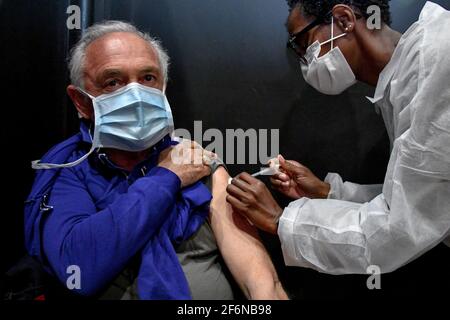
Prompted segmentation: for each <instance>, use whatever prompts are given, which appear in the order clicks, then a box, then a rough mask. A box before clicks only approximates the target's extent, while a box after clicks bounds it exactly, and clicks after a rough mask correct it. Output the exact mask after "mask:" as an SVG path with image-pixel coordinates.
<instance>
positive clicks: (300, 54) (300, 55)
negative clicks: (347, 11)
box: [287, 11, 362, 65]
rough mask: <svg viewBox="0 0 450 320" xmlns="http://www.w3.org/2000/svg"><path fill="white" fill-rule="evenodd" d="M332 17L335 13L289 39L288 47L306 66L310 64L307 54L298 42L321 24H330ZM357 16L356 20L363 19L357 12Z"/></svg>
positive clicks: (316, 21)
mask: <svg viewBox="0 0 450 320" xmlns="http://www.w3.org/2000/svg"><path fill="white" fill-rule="evenodd" d="M332 15H333V11H330V12H328V13H327V14H326V15H324V16H323V17H319V18H317V19H315V20H314V21H313V22H311V23H310V24H308V25H307V26H306V27H305V28H303V29H302V30H301V31H299V32H297V33H295V34H294V35H292V36H291V37H290V38H289V40H288V42H287V47H288V48H289V49H292V50H293V51H294V52H295V53H296V55H297V56H298V58H299V60H300V62H301V63H302V64H305V65H306V64H308V62H307V61H306V58H305V53H306V52H303V51H305V49H304V48H302V45H301V44H299V43H298V42H297V40H298V39H299V38H300V37H301V36H303V35H304V34H306V33H307V32H308V31H310V30H312V29H313V28H315V27H317V26H318V25H321V24H323V23H328V21H329V19H330V17H331V16H332ZM355 16H356V19H360V18H362V15H360V14H358V13H356V12H355Z"/></svg>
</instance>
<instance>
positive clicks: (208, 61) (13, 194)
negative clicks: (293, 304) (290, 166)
mask: <svg viewBox="0 0 450 320" xmlns="http://www.w3.org/2000/svg"><path fill="white" fill-rule="evenodd" d="M436 2H438V3H441V4H442V5H444V6H445V7H446V8H450V1H448V0H446V1H436ZM424 3H425V1H412V0H411V1H409V0H404V1H400V0H395V1H392V14H393V21H394V25H393V26H394V28H395V29H397V30H399V31H402V32H403V31H405V30H406V29H407V28H408V26H409V25H410V24H411V23H413V22H414V21H415V20H417V18H418V15H419V13H420V10H421V8H422V6H423V4H424ZM70 4H79V5H81V7H82V9H83V17H84V19H83V24H84V25H90V24H92V23H93V22H96V21H101V20H105V19H118V20H126V21H131V22H133V23H135V24H136V25H137V26H138V27H140V28H142V29H143V30H145V31H149V32H150V33H152V34H153V35H155V36H158V37H159V38H160V39H161V40H162V41H163V44H164V45H165V47H166V48H167V49H168V51H169V54H170V56H171V58H172V66H171V74H170V77H171V80H170V83H169V87H168V97H169V101H170V102H171V105H172V109H173V111H174V117H175V123H176V126H177V127H181V128H186V129H189V130H191V129H192V128H193V122H194V120H202V121H203V128H204V130H206V129H208V128H218V129H221V130H225V129H227V128H230V129H233V128H243V129H248V128H256V129H280V133H281V153H282V154H284V155H285V156H286V157H287V158H292V159H296V160H298V161H300V162H302V163H304V164H305V165H307V166H309V167H310V168H311V169H312V170H313V171H314V172H316V173H317V174H318V175H319V176H320V177H324V176H325V174H326V173H327V172H330V171H332V172H339V173H340V174H341V175H342V176H343V177H344V178H345V179H347V180H351V181H353V182H359V183H381V182H382V181H383V178H384V173H385V169H386V165H387V161H388V157H389V143H388V140H387V135H386V133H385V130H384V125H383V122H382V119H381V117H379V116H378V115H377V114H376V113H375V109H374V107H373V106H372V105H371V104H370V103H369V102H368V101H367V100H366V99H365V98H364V97H365V96H371V95H373V89H371V88H369V87H367V86H365V85H357V86H355V87H353V88H351V89H350V90H348V91H347V92H345V93H344V94H342V95H341V96H339V97H326V96H323V95H321V94H319V93H317V92H315V91H314V90H313V89H312V88H310V87H309V86H307V85H306V84H305V82H304V81H303V79H302V76H301V73H300V68H299V66H298V65H297V63H296V62H295V59H293V58H292V57H291V56H290V55H288V53H287V50H286V45H285V43H286V40H287V33H286V30H285V27H284V22H285V20H286V17H287V14H288V10H287V6H286V3H285V1H284V0H203V1H201V0H146V1H144V0H133V1H130V0H111V1H105V0H96V1H69V0H36V1H31V0H28V1H25V0H3V1H0V39H1V40H0V43H1V59H0V60H1V62H0V63H1V70H2V71H1V74H2V80H3V81H2V87H1V88H2V90H1V91H2V99H1V104H2V112H3V113H2V116H3V117H2V119H3V123H2V126H1V130H2V131H1V132H2V140H1V141H2V150H3V152H2V163H3V165H2V167H1V170H2V171H3V175H2V176H3V192H2V203H3V206H2V208H3V210H2V217H1V218H2V219H1V220H0V221H1V222H0V223H1V231H0V234H1V235H2V238H3V239H2V240H1V244H2V258H1V271H2V272H3V271H4V270H6V268H8V267H9V266H11V264H12V263H14V261H15V260H16V259H17V258H19V257H20V256H21V255H22V254H23V249H22V246H23V241H22V237H23V234H22V223H23V219H22V204H23V201H24V199H25V197H26V195H27V193H28V192H29V188H30V186H31V182H32V179H33V172H32V170H31V169H30V161H31V160H34V159H38V158H39V157H40V156H41V155H42V154H43V153H44V152H45V151H46V150H47V149H48V148H49V147H51V146H52V145H53V144H55V143H56V142H58V141H61V140H63V139H64V138H66V137H68V136H70V135H71V134H73V133H75V132H76V130H77V117H76V113H75V112H74V107H73V106H72V104H71V103H70V102H69V100H68V99H67V97H66V94H65V87H66V86H67V84H68V82H67V81H68V74H67V71H66V69H67V65H66V59H67V53H68V50H69V48H70V46H71V44H73V43H74V41H76V39H77V38H78V36H79V33H80V32H79V31H76V30H75V31H69V30H67V28H66V19H67V16H68V15H67V14H66V9H67V6H68V5H70ZM258 168H259V167H258V166H257V165H253V166H250V165H231V166H230V167H229V169H230V172H231V173H232V174H233V175H234V174H237V173H239V172H241V171H243V170H248V171H256V170H257V169H258ZM279 200H280V202H283V203H285V201H284V199H281V198H279ZM265 238H266V237H265ZM266 240H267V243H268V246H269V247H270V248H272V249H273V252H274V258H275V259H276V260H277V261H278V262H279V264H280V274H281V276H282V277H283V279H289V280H290V281H288V282H287V285H288V287H289V288H290V289H291V292H293V293H295V294H296V295H297V296H299V297H301V296H303V295H304V296H306V297H323V296H328V297H342V296H347V295H349V296H352V295H356V294H357V292H358V293H360V292H363V291H364V292H366V291H367V289H365V280H366V277H329V276H323V275H320V274H318V273H315V272H312V271H305V270H301V269H298V268H287V269H286V268H283V267H282V261H281V257H280V255H279V253H278V254H277V251H278V244H277V242H276V240H274V239H271V238H268V237H267V239H266ZM446 253H447V254H448V252H446ZM419 260H420V261H419V262H417V263H416V265H417V266H419V263H422V264H420V268H421V269H422V267H423V265H426V266H431V265H432V263H433V262H430V261H429V260H430V258H427V257H425V258H422V259H419ZM416 268H418V267H416ZM415 270H416V269H414V270H412V271H409V270H407V271H405V272H403V273H401V272H400V274H401V275H399V276H397V277H389V279H390V280H389V282H388V289H389V290H391V291H390V292H393V293H394V294H400V293H399V292H402V294H403V293H404V292H406V293H410V294H414V293H411V292H410V290H409V289H410V288H411V286H408V285H407V283H408V282H407V280H404V279H406V278H407V277H408V276H409V274H410V273H412V272H415ZM408 272H409V273H408ZM400 287H404V289H403V290H400V289H399V288H400ZM414 288H415V290H416V291H417V290H419V289H417V288H416V287H414ZM416 291H414V290H413V292H416ZM342 294H344V295H342Z"/></svg>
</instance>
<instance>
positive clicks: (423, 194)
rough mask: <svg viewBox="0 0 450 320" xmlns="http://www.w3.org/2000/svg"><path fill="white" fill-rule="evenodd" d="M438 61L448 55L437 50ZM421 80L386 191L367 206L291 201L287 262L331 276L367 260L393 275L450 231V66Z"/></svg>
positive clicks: (284, 224) (285, 222)
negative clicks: (408, 124)
mask: <svg viewBox="0 0 450 320" xmlns="http://www.w3.org/2000/svg"><path fill="white" fill-rule="evenodd" d="M439 53H440V52H439ZM433 54H434V55H437V54H438V52H433ZM429 56H431V55H429ZM436 59H438V61H445V60H447V61H448V59H449V58H448V55H447V54H446V53H445V52H442V53H441V56H439V57H436ZM420 79H421V81H420V82H419V88H418V90H417V94H416V96H415V97H414V98H413V99H412V100H411V101H412V105H411V106H409V107H408V108H409V110H408V111H409V112H410V114H409V116H410V117H411V123H412V125H411V128H409V129H408V130H407V131H406V132H405V133H404V134H403V135H402V136H401V137H400V138H398V139H397V140H396V141H395V144H394V148H393V152H392V155H391V160H390V164H389V168H388V174H387V179H386V182H385V185H384V187H383V193H382V194H380V195H379V196H378V197H376V198H375V199H373V200H372V201H370V202H366V203H364V204H358V203H354V202H346V201H338V200H310V199H307V198H303V199H300V200H298V201H296V202H293V203H291V205H290V206H289V207H288V208H286V209H285V211H284V213H283V216H282V217H281V219H280V224H279V229H278V234H279V236H280V239H281V242H282V248H283V254H284V257H285V261H286V263H287V264H288V265H292V266H302V267H311V268H314V269H316V270H318V271H321V272H326V273H331V274H348V273H361V274H363V273H366V271H367V268H368V267H369V266H370V265H376V266H378V267H380V269H381V272H383V273H385V272H391V271H394V270H396V269H397V268H399V267H401V266H403V265H405V264H406V263H408V262H410V261H411V260H413V259H415V258H417V257H419V256H420V255H422V254H423V253H425V252H426V251H428V250H430V249H431V248H432V247H433V246H436V245H437V244H439V243H440V242H441V241H443V240H444V239H445V238H446V237H447V236H448V235H449V234H450V144H449V141H450V101H449V99H448V97H449V96H450V95H449V88H448V79H450V69H449V68H448V67H446V68H440V67H439V64H436V65H435V67H434V68H430V69H424V70H422V73H421V74H420ZM444 79H446V80H444ZM391 95H392V96H394V97H395V96H396V94H395V93H393V94H391Z"/></svg>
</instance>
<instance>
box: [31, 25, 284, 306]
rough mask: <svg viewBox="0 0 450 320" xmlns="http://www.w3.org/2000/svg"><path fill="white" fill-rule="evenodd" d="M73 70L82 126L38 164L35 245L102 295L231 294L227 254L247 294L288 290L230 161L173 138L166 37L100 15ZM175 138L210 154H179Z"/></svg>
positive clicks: (63, 276) (85, 288) (270, 295)
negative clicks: (178, 157) (231, 201)
mask: <svg viewBox="0 0 450 320" xmlns="http://www.w3.org/2000/svg"><path fill="white" fill-rule="evenodd" d="M70 71H71V81H72V84H71V85H69V86H68V88H67V93H68V95H69V96H70V98H71V99H72V101H73V103H74V105H75V107H76V108H77V110H78V113H79V115H80V117H81V128H80V133H79V134H78V135H76V136H74V137H72V138H71V139H69V140H67V141H65V142H63V143H62V144H60V145H58V146H56V147H54V148H53V149H52V150H50V151H49V153H48V154H47V155H46V156H44V158H43V159H42V160H41V161H37V162H34V164H33V166H34V168H36V169H41V170H39V171H38V175H37V177H36V180H35V184H34V186H33V190H32V192H31V195H30V197H29V200H28V202H27V207H26V210H25V213H26V216H25V223H26V237H27V239H26V244H27V249H28V251H29V253H30V254H31V255H33V256H36V257H38V258H39V260H40V261H42V262H43V264H44V265H45V267H46V269H47V271H48V272H50V273H52V274H53V275H55V276H57V277H58V278H59V280H60V282H62V283H64V284H66V283H68V284H69V287H70V288H71V289H73V290H74V291H75V292H76V293H79V294H81V295H86V296H93V297H95V298H107V299H124V298H125V299H134V298H136V299H189V298H194V299H232V298H233V292H232V289H231V285H230V283H229V281H228V280H227V277H226V275H225V271H224V269H223V266H222V265H221V261H222V259H221V257H223V260H224V261H225V263H226V266H227V267H228V269H229V270H230V271H231V274H232V275H233V277H234V279H235V281H236V282H237V284H238V285H239V286H240V288H241V289H242V291H243V293H244V294H245V295H246V297H247V298H251V299H278V298H286V294H285V293H284V291H283V289H282V287H281V285H280V283H279V281H278V279H277V274H276V271H275V269H274V267H273V265H272V263H271V260H270V258H269V256H268V254H267V252H266V250H265V248H264V246H263V245H262V243H261V241H260V239H259V237H258V233H257V231H256V230H255V228H253V227H252V226H251V225H250V224H249V223H248V221H247V220H246V219H243V218H241V217H240V216H235V215H234V214H233V212H232V210H231V207H230V206H229V205H228V204H227V203H226V200H225V196H226V193H225V188H226V185H227V181H228V178H229V176H228V174H227V172H226V170H225V169H224V168H223V167H220V166H214V165H212V163H211V162H208V159H211V158H213V155H212V154H209V153H208V152H206V151H203V150H201V148H199V146H197V145H196V144H194V143H188V144H186V143H182V144H178V145H176V143H175V142H173V141H172V139H171V138H170V134H171V133H172V131H173V122H172V113H171V111H170V106H169V104H168V102H167V99H166V98H165V95H164V91H165V87H166V83H167V78H168V56H167V54H166V53H165V51H164V50H163V48H162V47H161V45H160V43H159V42H158V41H156V40H155V39H153V38H151V37H150V36H149V35H147V34H144V33H142V32H140V31H138V30H137V29H136V28H135V27H134V26H132V25H130V24H127V23H124V22H118V21H109V22H104V23H101V24H96V25H94V26H92V27H90V28H89V29H87V30H86V32H85V33H84V35H83V37H82V39H81V40H80V41H79V43H78V44H77V45H76V46H75V48H74V50H73V51H72V57H71V61H70ZM173 150H176V151H177V154H189V152H191V153H192V154H194V155H195V154H199V152H198V151H200V155H201V159H206V160H205V161H207V162H208V163H203V162H202V161H200V163H198V162H196V161H192V163H191V159H190V158H189V162H188V163H186V162H183V161H182V162H180V161H173V160H172V157H171V154H172V152H171V151H173ZM192 151H194V152H192ZM193 160H198V159H197V158H196V159H193ZM211 170H212V172H211ZM202 179H203V180H202ZM200 180H202V181H200ZM206 185H209V188H208V187H207V186H206ZM210 190H211V192H210ZM211 193H212V196H211ZM36 208H37V209H36ZM219 250H220V254H221V256H220V255H219ZM71 270H72V271H73V272H71ZM68 272H69V273H68ZM76 272H78V274H79V276H80V279H79V280H80V281H79V283H77V282H76V281H73V278H71V277H72V276H73V275H75V273H76ZM71 281H72V282H71Z"/></svg>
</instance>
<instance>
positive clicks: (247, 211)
mask: <svg viewBox="0 0 450 320" xmlns="http://www.w3.org/2000/svg"><path fill="white" fill-rule="evenodd" d="M278 159H279V160H280V173H278V174H276V175H274V176H273V177H272V178H271V183H272V186H273V187H274V188H275V189H276V190H278V191H279V192H281V193H283V194H284V195H286V196H288V197H290V198H292V199H300V198H303V197H308V198H310V199H326V198H327V197H328V193H329V192H330V185H329V184H328V183H325V182H323V181H322V180H320V179H319V178H317V177H316V176H315V175H314V174H313V173H312V172H311V171H310V170H309V169H308V168H306V167H305V166H303V165H301V164H300V163H298V162H295V161H286V160H285V159H284V158H283V157H282V156H279V157H278ZM227 193H228V196H227V202H228V203H229V204H230V205H231V206H232V207H233V209H234V211H235V212H237V213H239V214H241V215H243V216H244V217H246V218H247V219H248V220H249V221H251V222H252V223H253V224H254V225H255V226H256V227H257V228H259V229H261V230H263V231H266V232H268V233H271V234H276V233H277V230H278V220H279V219H280V217H281V215H282V214H283V209H282V208H281V207H280V206H279V205H278V203H277V202H276V201H275V199H274V198H273V196H272V194H271V192H270V191H269V189H268V188H267V187H266V185H265V184H264V183H262V182H261V181H260V180H258V179H256V178H254V177H252V176H251V175H249V174H248V173H245V172H244V173H241V174H239V175H238V176H237V177H236V178H234V179H233V180H232V181H231V184H230V185H229V186H228V187H227Z"/></svg>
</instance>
